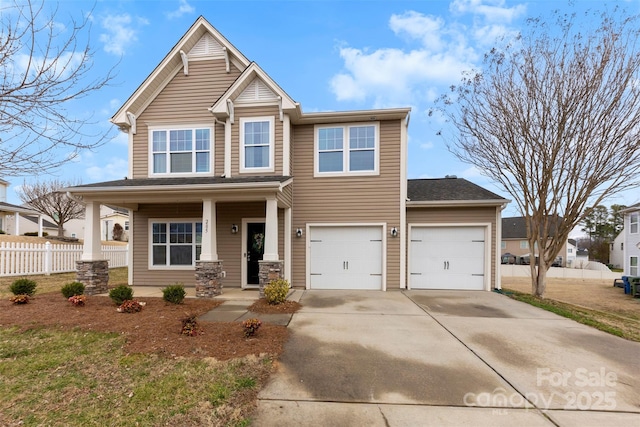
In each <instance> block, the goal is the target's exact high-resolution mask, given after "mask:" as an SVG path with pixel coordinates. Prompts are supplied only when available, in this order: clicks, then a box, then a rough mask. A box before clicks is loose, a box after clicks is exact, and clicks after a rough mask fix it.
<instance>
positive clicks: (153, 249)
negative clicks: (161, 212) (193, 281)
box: [149, 218, 202, 270]
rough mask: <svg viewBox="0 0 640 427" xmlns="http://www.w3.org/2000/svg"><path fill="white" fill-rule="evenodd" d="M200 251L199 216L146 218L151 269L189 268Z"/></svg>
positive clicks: (192, 266) (200, 221)
mask: <svg viewBox="0 0 640 427" xmlns="http://www.w3.org/2000/svg"><path fill="white" fill-rule="evenodd" d="M201 251H202V219H201V218H197V219H195V218H186V219H183V218H179V219H176V218H171V219H167V218H162V219H160V218H156V219H149V269H150V270H192V269H193V268H194V267H195V262H196V260H197V259H199V257H200V252H201Z"/></svg>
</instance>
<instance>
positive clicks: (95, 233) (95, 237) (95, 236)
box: [81, 202, 103, 261]
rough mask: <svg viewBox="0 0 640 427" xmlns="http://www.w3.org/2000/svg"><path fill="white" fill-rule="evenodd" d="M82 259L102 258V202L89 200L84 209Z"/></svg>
mask: <svg viewBox="0 0 640 427" xmlns="http://www.w3.org/2000/svg"><path fill="white" fill-rule="evenodd" d="M81 259H82V261H98V260H102V259H103V258H102V250H101V248H100V203H99V202H87V204H86V206H85V210H84V248H83V251H82V258H81Z"/></svg>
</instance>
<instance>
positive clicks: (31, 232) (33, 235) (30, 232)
mask: <svg viewBox="0 0 640 427" xmlns="http://www.w3.org/2000/svg"><path fill="white" fill-rule="evenodd" d="M48 235H49V233H47V232H46V231H43V232H42V237H47V236H48ZM23 236H30V237H38V232H37V231H29V232H27V233H24V234H23Z"/></svg>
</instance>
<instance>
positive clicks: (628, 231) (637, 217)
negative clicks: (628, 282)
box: [622, 203, 640, 276]
mask: <svg viewBox="0 0 640 427" xmlns="http://www.w3.org/2000/svg"><path fill="white" fill-rule="evenodd" d="M622 213H624V228H623V230H622V233H624V249H623V250H624V255H623V256H624V274H625V275H628V276H640V268H639V267H640V265H639V264H638V262H639V260H640V203H636V204H635V205H632V206H629V207H628V208H626V209H624V210H622Z"/></svg>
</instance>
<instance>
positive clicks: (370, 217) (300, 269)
mask: <svg viewBox="0 0 640 427" xmlns="http://www.w3.org/2000/svg"><path fill="white" fill-rule="evenodd" d="M400 126H401V122H400V120H391V121H381V122H380V164H379V170H380V174H379V175H374V176H340V177H314V176H313V175H314V126H313V125H301V126H294V129H293V132H292V135H294V138H293V141H294V142H293V143H292V151H295V155H294V161H293V165H292V176H293V177H294V178H293V183H292V186H293V215H292V216H293V219H292V225H291V228H292V230H293V231H295V230H296V229H297V228H301V229H303V230H306V224H307V223H341V224H343V223H353V224H360V223H386V224H387V230H390V229H391V228H392V227H401V226H402V224H400V177H401V175H400V167H401V165H400V158H401V157H400V149H401V148H400V147H401V142H400ZM305 242H306V238H305V237H302V238H296V237H293V244H292V253H293V263H292V284H293V285H294V286H298V287H304V286H305V285H306V247H305ZM386 252H387V289H397V288H399V287H400V238H393V237H390V236H387V248H386Z"/></svg>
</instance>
